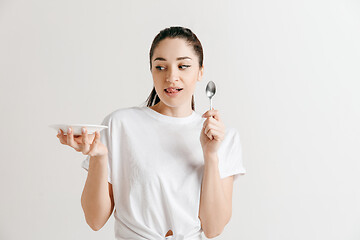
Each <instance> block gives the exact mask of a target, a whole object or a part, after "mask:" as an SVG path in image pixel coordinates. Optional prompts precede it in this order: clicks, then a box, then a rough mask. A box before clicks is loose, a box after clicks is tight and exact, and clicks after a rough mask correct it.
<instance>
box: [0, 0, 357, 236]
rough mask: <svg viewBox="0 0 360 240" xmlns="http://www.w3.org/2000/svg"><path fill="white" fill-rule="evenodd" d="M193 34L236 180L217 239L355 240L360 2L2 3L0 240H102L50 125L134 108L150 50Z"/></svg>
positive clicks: (78, 174) (77, 172)
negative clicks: (164, 38) (180, 31)
mask: <svg viewBox="0 0 360 240" xmlns="http://www.w3.org/2000/svg"><path fill="white" fill-rule="evenodd" d="M174 25H180V26H184V27H189V28H190V29H192V30H193V31H194V32H195V33H196V34H197V36H198V37H199V39H200V41H201V42H202V44H203V48H204V57H205V58H204V66H205V74H204V78H203V81H202V82H200V83H198V85H197V89H196V92H195V103H196V111H198V112H199V113H204V112H205V111H206V110H207V109H208V108H209V102H208V99H207V98H206V95H205V86H206V83H207V82H208V81H210V80H212V81H214V82H215V83H216V85H217V93H216V95H215V97H214V99H213V103H214V107H215V109H218V110H219V111H220V114H221V116H222V117H223V120H224V122H225V125H226V126H227V127H235V128H236V129H237V130H238V131H239V132H240V135H241V142H242V147H243V162H244V166H245V168H246V170H247V173H246V175H243V176H241V177H240V178H239V180H238V181H237V182H236V183H235V185H234V193H233V215H232V219H231V221H230V223H229V224H228V225H227V226H226V228H225V229H224V232H223V233H222V234H221V235H220V236H219V237H217V238H216V239H230V240H231V239H243V240H288V239H291V240H303V239H309V240H315V239H316V240H317V239H318V240H320V239H321V240H323V239H327V240H338V239H342V240H358V239H360V228H359V226H360V206H359V204H360V188H359V182H360V177H359V173H360V162H359V160H360V151H359V149H360V148H359V145H360V127H359V123H360V111H359V110H360V95H359V94H358V93H359V90H360V84H359V80H360V70H359V69H360V68H359V67H360V45H359V43H360V32H359V29H360V3H359V1H356V0H326V1H325V0H304V1H295V0H274V1H266V0H253V1H243V0H241V1H235V0H233V1H224V0H221V1H220V0H218V1H213V0H208V1H205V0H201V1H189V0H184V1H172V0H167V1H165V0H152V1H145V0H144V1H139V0H131V1H122V0H121V1H120V0H117V1H115V0H107V1H94V0H86V1H85V0H62V1H60V0H53V1H48V0H0V80H1V87H0V101H1V103H0V104H1V105H0V107H1V118H0V121H1V125H0V127H1V138H0V146H1V160H0V189H1V196H0V239H4V240H15V239H16V240H17V239H36V240H48V239H53V240H57V239H62V240H63V239H66V240H78V239H84V240H85V239H87V240H90V239H91V240H92V239H94V240H95V239H114V233H113V225H114V219H113V217H111V218H110V220H109V221H108V222H107V224H106V225H105V226H104V227H103V228H102V229H101V230H100V231H98V232H94V231H92V230H91V229H90V227H89V226H88V225H87V224H86V222H85V218H84V215H83V212H82V208H81V203H80V197H81V193H82V190H83V186H84V183H85V180H86V175H87V172H86V171H85V170H84V169H82V168H81V162H82V160H83V159H84V158H85V156H84V155H82V154H81V153H78V152H76V151H75V150H73V149H71V148H69V147H66V146H63V145H61V144H60V143H59V141H58V139H57V138H56V131H55V130H53V129H51V128H49V127H48V125H50V124H55V123H88V124H99V123H101V121H102V120H103V118H104V117H105V116H106V115H107V114H109V113H110V112H112V111H114V110H116V109H118V108H123V107H131V106H141V105H142V104H143V103H144V102H145V100H146V98H147V97H148V95H149V93H150V91H151V89H152V86H153V80H152V77H151V74H150V71H149V59H148V57H149V56H148V54H149V49H150V45H151V42H152V40H153V38H154V37H155V35H156V34H157V33H158V32H159V31H160V30H162V29H163V28H165V27H169V26H174Z"/></svg>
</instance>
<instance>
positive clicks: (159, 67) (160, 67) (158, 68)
mask: <svg viewBox="0 0 360 240" xmlns="http://www.w3.org/2000/svg"><path fill="white" fill-rule="evenodd" d="M155 68H156V69H157V70H159V71H161V70H164V67H162V66H156V67H155Z"/></svg>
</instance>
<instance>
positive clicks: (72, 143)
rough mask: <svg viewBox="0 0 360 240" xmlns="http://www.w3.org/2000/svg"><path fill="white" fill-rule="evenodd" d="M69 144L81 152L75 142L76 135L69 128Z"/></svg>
mask: <svg viewBox="0 0 360 240" xmlns="http://www.w3.org/2000/svg"><path fill="white" fill-rule="evenodd" d="M67 143H68V145H69V146H70V147H73V148H74V149H75V150H76V151H79V150H80V149H79V145H78V144H77V143H76V142H75V141H74V134H73V131H72V129H71V127H69V129H68V132H67Z"/></svg>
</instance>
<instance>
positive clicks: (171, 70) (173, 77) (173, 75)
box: [166, 67, 179, 82]
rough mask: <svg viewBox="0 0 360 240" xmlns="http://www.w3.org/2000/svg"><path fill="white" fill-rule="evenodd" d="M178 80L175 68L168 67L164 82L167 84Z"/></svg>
mask: <svg viewBox="0 0 360 240" xmlns="http://www.w3.org/2000/svg"><path fill="white" fill-rule="evenodd" d="M178 80H179V74H178V71H177V69H176V68H173V67H170V68H169V70H168V72H167V76H166V81H168V82H175V81H178Z"/></svg>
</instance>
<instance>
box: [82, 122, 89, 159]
mask: <svg viewBox="0 0 360 240" xmlns="http://www.w3.org/2000/svg"><path fill="white" fill-rule="evenodd" d="M82 144H83V147H82V153H83V154H84V155H86V154H87V153H88V152H89V151H90V142H89V139H88V133H87V129H86V128H83V129H82Z"/></svg>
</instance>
